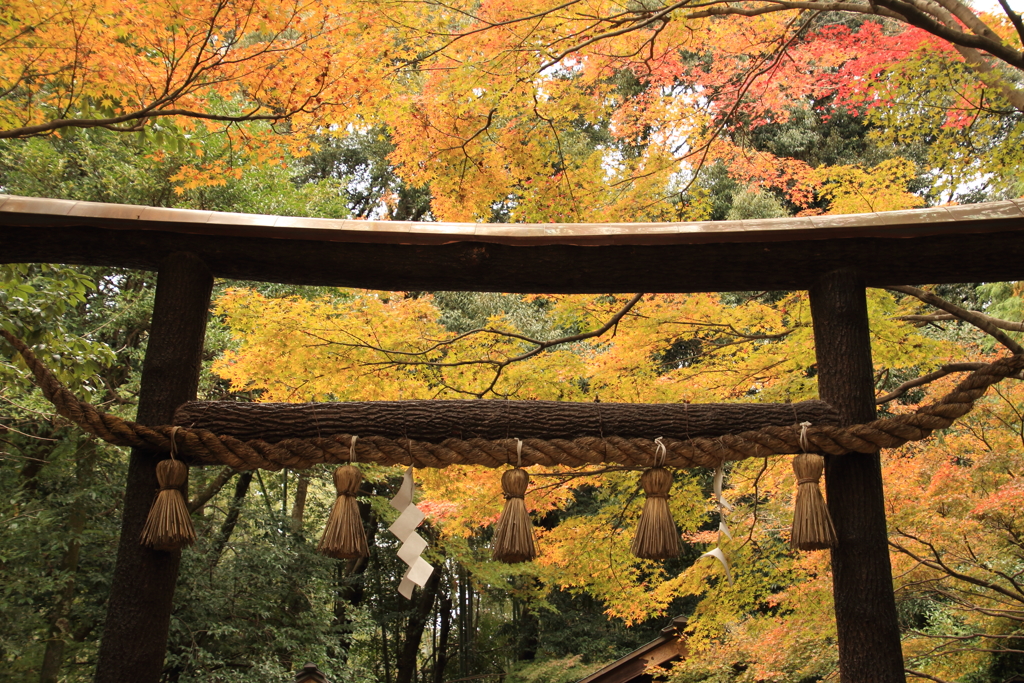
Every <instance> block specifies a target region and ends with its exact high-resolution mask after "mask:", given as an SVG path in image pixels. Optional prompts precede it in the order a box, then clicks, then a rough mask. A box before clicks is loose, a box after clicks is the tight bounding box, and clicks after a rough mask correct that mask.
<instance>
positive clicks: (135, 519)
mask: <svg viewBox="0 0 1024 683" xmlns="http://www.w3.org/2000/svg"><path fill="white" fill-rule="evenodd" d="M212 288H213V277H212V276H211V275H210V272H209V270H208V269H207V267H206V265H205V264H204V263H203V262H202V261H201V260H200V259H199V258H198V257H196V256H194V255H192V254H188V253H183V252H178V253H174V254H171V255H170V256H168V257H167V259H166V260H165V261H164V262H163V264H162V265H161V266H160V270H159V273H158V275H157V285H156V301H155V302H154V304H153V322H152V325H151V326H150V332H149V344H148V346H147V347H146V359H145V361H144V363H143V366H142V385H141V387H140V389H139V410H138V418H137V419H138V421H139V422H140V423H142V424H144V425H158V424H168V423H169V422H170V421H171V419H172V418H173V417H174V409H175V408H177V407H178V406H179V405H181V404H182V403H184V402H186V401H191V400H193V399H195V397H196V391H197V389H198V386H199V368H200V364H201V362H202V354H203V340H204V338H205V336H206V319H207V315H208V312H209V309H210V293H211V290H212ZM163 457H164V456H162V455H158V454H156V453H153V452H151V451H148V450H145V449H142V448H133V449H132V454H131V459H130V461H129V464H128V481H127V483H126V487H125V497H124V511H123V517H122V520H121V540H120V544H119V545H118V549H117V564H116V565H115V567H114V579H113V582H112V583H111V589H110V600H109V602H108V604H107V620H106V624H105V625H104V628H103V640H102V642H101V643H100V651H99V663H98V664H97V667H96V678H95V680H96V681H97V682H98V683H157V681H159V680H160V674H161V672H162V670H163V664H164V655H165V653H166V649H167V633H168V629H169V626H170V620H171V604H172V600H173V598H174V586H175V583H176V582H177V579H178V565H179V563H180V561H181V552H180V551H177V552H163V551H159V550H150V549H149V548H144V547H143V546H142V545H141V544H140V543H139V537H140V535H141V534H142V527H143V526H144V525H145V523H146V516H147V515H148V514H149V508H150V506H151V505H152V503H153V499H154V497H155V496H156V492H157V488H158V484H157V480H156V463H157V462H158V461H159V460H160V459H162V458H163Z"/></svg>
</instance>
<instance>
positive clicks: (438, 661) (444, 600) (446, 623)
mask: <svg viewBox="0 0 1024 683" xmlns="http://www.w3.org/2000/svg"><path fill="white" fill-rule="evenodd" d="M438 611H439V612H440V613H441V625H440V626H439V627H438V635H437V648H436V649H435V650H434V653H435V654H434V683H444V670H445V669H446V668H447V667H448V639H449V637H450V636H451V632H452V594H451V591H450V590H444V591H441V605H440V606H439V607H438Z"/></svg>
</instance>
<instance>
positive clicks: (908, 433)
mask: <svg viewBox="0 0 1024 683" xmlns="http://www.w3.org/2000/svg"><path fill="white" fill-rule="evenodd" d="M0 336H3V338H5V339H6V340H7V341H8V342H10V344H11V345H12V346H14V348H15V349H17V351H18V353H20V354H21V357H22V358H23V359H24V360H25V363H26V365H27V366H28V367H29V369H30V370H31V371H32V374H33V376H34V377H35V379H36V383H37V384H38V385H39V388H40V389H41V390H42V392H43V395H44V396H45V397H46V398H47V400H49V401H50V402H51V403H52V404H53V405H54V407H55V408H56V410H57V412H58V413H59V414H61V415H63V416H64V417H66V418H67V419H69V420H71V421H72V422H74V423H75V424H76V425H78V426H79V427H81V428H82V429H83V430H84V431H86V432H88V433H89V434H92V435H94V436H97V437H99V438H100V439H103V440H104V441H107V442H108V443H111V444H114V445H115V446H133V447H143V448H149V449H153V450H156V451H160V452H170V448H171V440H170V439H171V435H172V433H175V432H174V430H177V432H176V434H175V439H176V444H177V447H178V454H179V456H181V458H182V459H185V460H188V461H191V462H193V463H202V464H218V465H219V464H224V465H228V466H230V467H234V468H235V469H238V470H252V469H265V470H280V469H282V468H285V467H287V468H292V469H305V468H307V467H310V466H312V465H315V464H317V463H346V462H348V460H349V456H350V445H351V441H352V438H353V437H352V435H349V434H335V435H333V436H328V437H314V438H309V439H298V438H292V439H283V440H281V441H278V442H276V443H268V442H266V441H262V440H260V439H253V440H250V441H241V440H239V439H236V438H234V437H232V436H227V435H218V434H214V433H213V432H211V431H209V430H206V429H196V428H191V427H181V426H174V425H159V426H154V427H147V426H145V425H141V424H138V423H137V422H131V421H128V420H122V419H121V418H119V417H116V416H114V415H110V414H109V413H104V412H102V411H100V410H98V409H97V408H96V407H95V406H93V405H92V404H90V403H87V402H85V401H81V400H79V399H78V398H77V397H75V396H74V394H72V393H71V392H70V391H69V390H68V389H67V388H66V387H65V386H64V385H63V384H61V382H60V380H58V379H57V378H56V377H55V376H54V375H53V373H51V372H50V371H49V370H48V369H47V368H46V366H44V365H43V363H42V362H41V361H39V359H38V358H36V356H35V354H34V353H33V352H32V350H31V349H30V348H28V346H26V345H25V344H24V342H22V341H21V340H20V339H18V338H17V337H15V336H14V335H12V334H10V333H9V332H7V331H5V330H0ZM1022 369H1024V355H1015V356H1007V357H1005V358H1001V359H999V360H997V361H995V362H993V363H990V364H988V365H985V366H984V367H982V368H980V369H978V370H975V371H974V372H972V373H971V374H970V375H968V376H967V377H966V378H964V380H963V381H962V382H961V383H960V384H959V385H957V387H956V388H955V389H953V391H951V392H950V393H949V394H947V395H946V396H944V397H942V398H941V399H940V400H938V401H937V402H935V403H931V404H928V405H925V406H922V407H921V408H919V409H918V410H917V411H916V412H915V413H911V414H907V415H898V416H896V417H891V418H886V419H882V420H874V421H872V422H868V423H865V424H856V425H851V426H849V427H834V426H827V425H823V426H813V427H809V428H808V429H807V430H806V434H805V435H806V439H807V442H808V443H809V444H810V446H811V450H813V451H814V452H817V453H823V454H829V455H839V454H842V453H849V452H858V453H873V452H874V451H876V450H878V449H879V448H895V447H897V446H902V445H903V444H905V443H907V442H908V441H919V440H921V439H924V438H926V437H928V436H929V435H930V434H931V433H932V432H933V431H935V430H936V429H945V428H946V427H949V426H950V425H951V424H953V422H954V421H955V420H957V419H958V418H960V417H962V416H963V415H966V414H967V413H968V412H970V410H971V409H972V408H973V407H974V402H975V401H977V400H978V399H979V398H981V397H982V396H983V395H984V394H985V392H986V391H987V390H988V388H989V387H990V386H992V385H993V384H996V383H997V382H999V381H1001V380H1003V379H1005V378H1006V377H1009V376H1012V375H1015V374H1016V373H1018V372H1020V371H1021V370H1022ZM800 433H801V428H800V426H799V425H796V424H794V425H792V426H785V427H781V426H776V427H765V428H763V429H759V430H756V431H746V432H742V433H739V434H726V435H725V436H721V437H716V438H703V437H701V438H694V439H687V440H681V439H664V441H663V442H664V444H665V447H666V449H667V456H666V458H665V463H664V464H666V465H669V466H673V467H694V466H702V467H708V468H712V469H714V468H716V467H718V466H719V465H721V464H722V463H723V462H725V461H729V460H743V459H746V458H763V457H766V456H769V455H792V454H796V453H801V452H803V450H804V449H803V448H801V445H800ZM514 446H515V439H497V440H494V441H490V440H487V439H465V440H463V439H446V440H445V441H443V442H441V443H428V442H423V441H413V440H410V439H390V438H387V437H383V436H362V435H359V440H358V444H357V446H356V453H357V457H358V459H359V461H360V462H367V463H377V464H381V465H413V466H414V467H447V466H448V465H453V464H473V465H483V466H485V467H501V466H503V465H505V464H507V454H508V453H509V452H512V450H513V449H514ZM655 452H656V447H655V444H654V442H653V441H652V440H650V439H633V438H630V439H627V438H623V437H619V436H607V437H604V438H597V437H580V438H577V439H550V440H545V439H524V440H523V464H524V465H543V466H548V467H551V466H555V465H563V466H566V467H582V466H585V465H598V464H605V463H617V464H620V465H625V466H627V467H650V466H652V465H653V464H654V459H655Z"/></svg>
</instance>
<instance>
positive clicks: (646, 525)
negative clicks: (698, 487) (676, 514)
mask: <svg viewBox="0 0 1024 683" xmlns="http://www.w3.org/2000/svg"><path fill="white" fill-rule="evenodd" d="M655 442H656V443H657V444H658V454H659V455H661V457H662V460H663V461H664V456H665V445H664V444H663V443H662V442H661V438H660V437H659V438H657V439H655ZM640 486H642V487H643V489H644V493H645V494H647V500H646V502H644V509H643V511H642V512H641V513H640V523H639V524H637V527H636V536H634V537H633V545H632V548H631V550H632V551H633V554H634V555H636V556H637V557H639V558H642V559H645V560H667V559H669V558H670V557H676V556H677V555H679V550H680V548H679V531H678V530H677V529H676V523H675V522H674V521H673V520H672V512H671V511H670V510H669V509H668V492H669V490H670V489H671V488H672V473H671V472H669V471H668V470H666V469H665V468H664V467H660V466H656V467H652V468H650V469H648V470H647V471H645V472H644V473H643V474H642V475H641V476H640Z"/></svg>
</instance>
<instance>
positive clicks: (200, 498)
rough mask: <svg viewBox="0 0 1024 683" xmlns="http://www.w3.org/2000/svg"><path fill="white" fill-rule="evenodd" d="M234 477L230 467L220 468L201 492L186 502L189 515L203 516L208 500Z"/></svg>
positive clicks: (233, 471)
mask: <svg viewBox="0 0 1024 683" xmlns="http://www.w3.org/2000/svg"><path fill="white" fill-rule="evenodd" d="M233 476H235V470H234V469H233V468H231V467H224V468H221V470H220V472H218V473H217V476H216V477H214V478H213V480H212V481H211V482H210V483H209V484H207V485H206V486H205V487H204V488H203V490H202V491H200V492H199V493H197V494H196V495H195V496H194V497H193V498H192V500H190V501H189V502H188V511H189V514H195V513H196V512H198V513H199V514H203V509H204V508H205V507H206V504H207V503H209V502H210V499H211V498H213V497H214V496H216V495H217V494H218V493H220V490H221V489H222V488H224V485H225V484H227V483H228V481H230V479H231V477H233Z"/></svg>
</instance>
